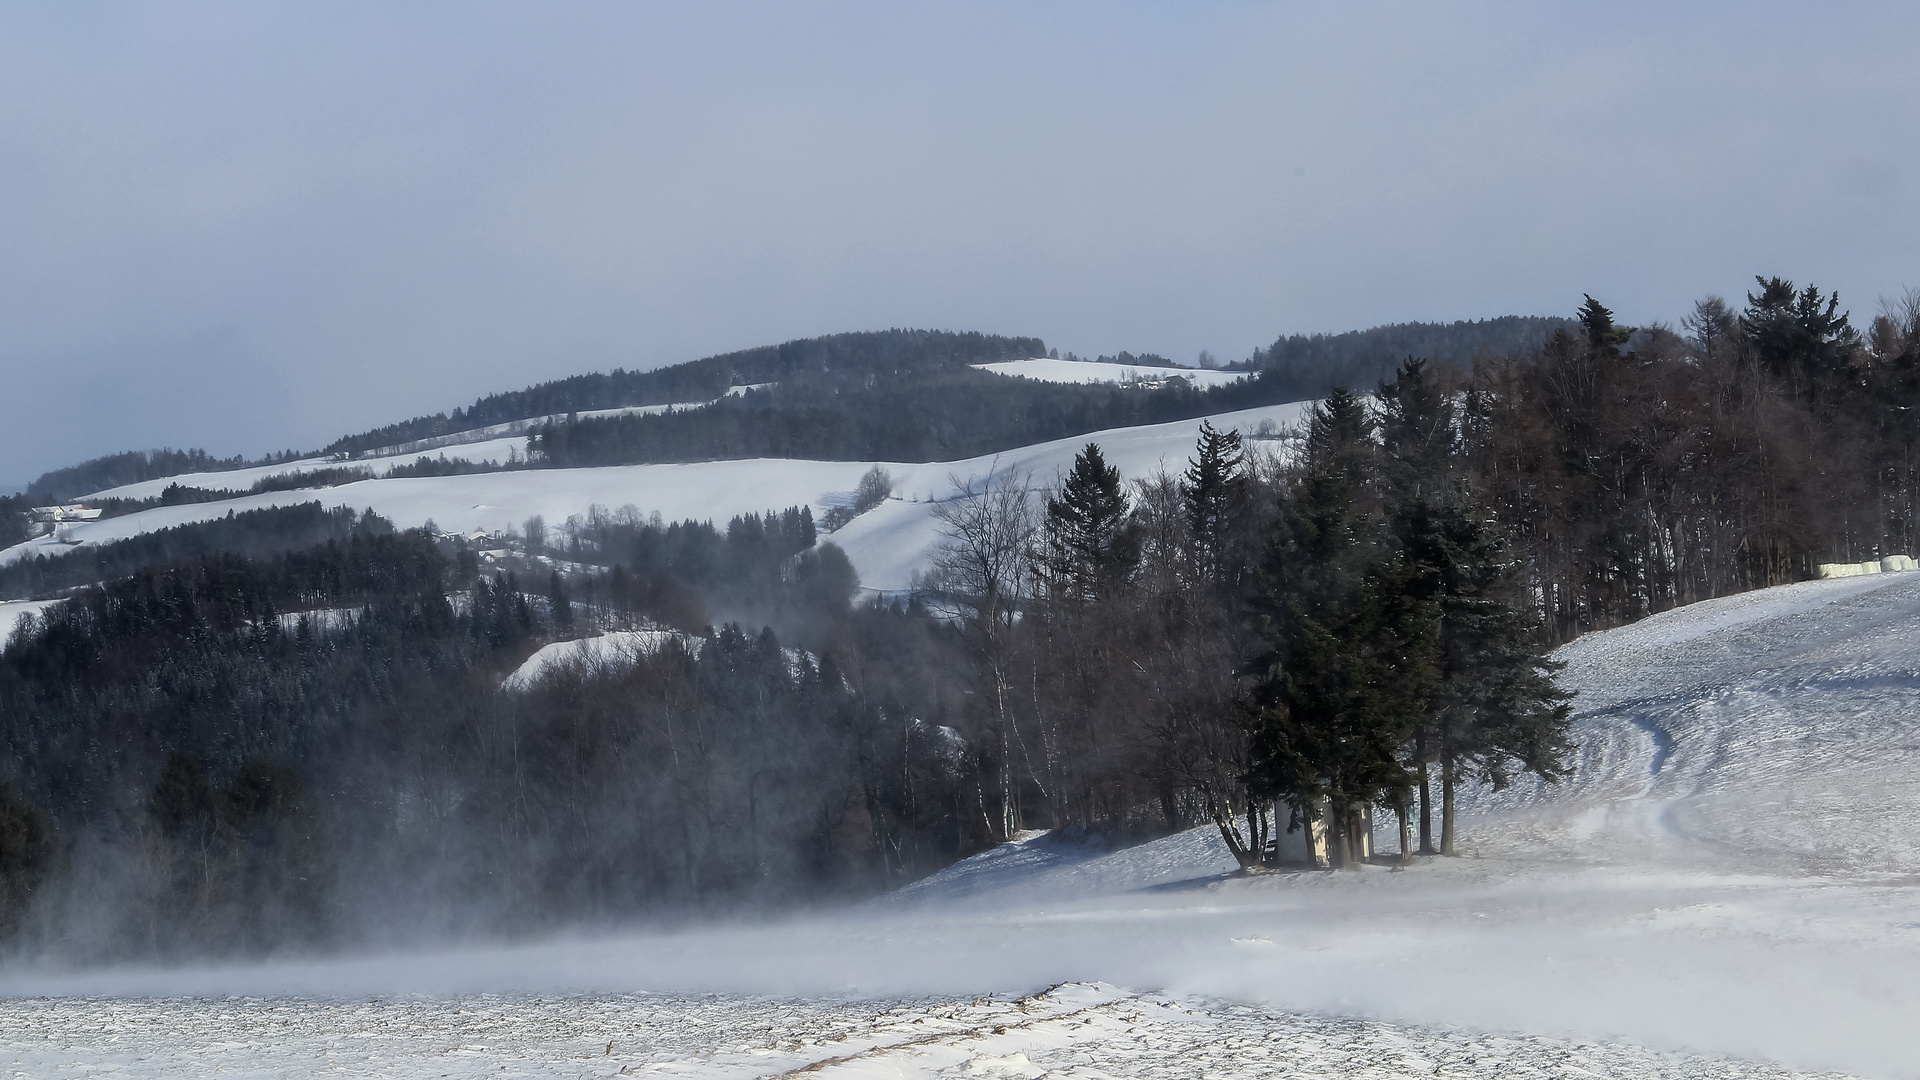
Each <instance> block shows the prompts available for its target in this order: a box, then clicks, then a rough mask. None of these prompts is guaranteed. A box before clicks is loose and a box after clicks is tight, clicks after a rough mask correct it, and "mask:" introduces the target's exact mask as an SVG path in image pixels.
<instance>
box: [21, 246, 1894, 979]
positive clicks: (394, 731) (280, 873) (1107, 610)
mask: <svg viewBox="0 0 1920 1080" xmlns="http://www.w3.org/2000/svg"><path fill="white" fill-rule="evenodd" d="M871 382H872V384H873V385H883V384H884V383H885V379H884V378H880V377H879V376H875V378H874V379H873V380H871ZM862 385H865V381H862ZM1254 386H1256V387H1257V386H1258V384H1257V383H1256V384H1254ZM1257 392H1262V393H1264V392H1265V391H1257ZM851 396H852V397H854V398H855V399H857V400H881V399H880V398H874V399H861V398H860V397H859V392H858V390H857V388H855V392H854V393H853V394H852V395H851ZM899 400H900V401H901V402H906V401H908V400H909V399H908V398H906V397H902V398H901V399H899ZM1033 400H1036V401H1038V400H1041V398H1039V397H1036V398H1034V399H1033ZM1083 400H1089V399H1083ZM1134 400H1135V401H1136V402H1139V401H1151V400H1152V399H1151V398H1150V396H1145V395H1143V396H1140V397H1136V398H1135V399H1134ZM1168 400H1172V399H1168ZM759 407H760V406H759V405H758V404H756V395H753V394H749V395H747V396H746V397H745V398H744V399H742V406H741V408H743V409H745V410H746V413H745V415H757V414H755V413H754V410H756V409H758V408H759ZM901 407H903V408H905V407H906V405H904V404H903V405H902V406H901ZM912 407H913V408H916V409H922V410H924V409H926V405H925V404H924V403H921V404H916V405H913V406H912ZM1125 407H1126V408H1130V409H1131V408H1143V407H1147V406H1141V405H1134V404H1129V405H1127V406H1125ZM1152 407H1158V406H1152ZM1183 407H1184V406H1183ZM1917 407H1920V297H1915V296H1909V297H1908V298H1907V299H1905V300H1903V301H1901V302H1899V303H1896V304H1893V305H1890V306H1889V308H1888V310H1886V311H1884V312H1882V313H1881V314H1880V315H1879V316H1878V317H1876V318H1875V319H1873V320H1872V323H1871V325H1870V326H1869V327H1868V328H1867V329H1866V330H1865V331H1864V332H1862V331H1859V330H1856V329H1855V328H1854V326H1853V325H1852V321H1851V316H1850V315H1849V313H1848V312H1846V311H1845V309H1844V308H1842V307H1841V305H1840V304H1839V303H1838V300H1837V298H1835V297H1833V296H1832V295H1831V294H1827V293H1823V292H1822V291H1821V290H1819V289H1817V288H1813V287H1810V286H1809V287H1800V286H1796V285H1793V284H1791V283H1788V282H1785V281H1782V280H1779V279H1773V278H1769V279H1762V280H1758V281H1756V289H1755V291H1754V292H1753V293H1752V294H1750V295H1748V296H1747V297H1745V298H1744V303H1743V304H1741V305H1739V306H1736V305H1733V304H1729V303H1727V302H1726V301H1723V300H1720V299H1717V298H1708V299H1706V300H1703V301H1701V302H1700V303H1699V304H1698V305H1697V306H1696V307H1695V309H1694V311H1693V313H1692V315H1691V316H1690V317H1689V318H1688V319H1687V320H1686V322H1685V323H1684V325H1683V326H1681V327H1680V328H1677V329H1676V328H1668V327H1663V326H1653V327H1642V328H1628V327H1623V326H1620V325H1618V324H1617V323H1616V322H1615V321H1614V319H1613V316H1612V314H1611V312H1609V311H1608V310H1607V308H1606V307H1605V306H1604V305H1603V304H1602V303H1600V302H1599V301H1598V300H1594V299H1592V298H1588V300H1587V301H1586V303H1585V304H1584V305H1583V306H1582V307H1581V309H1580V310H1579V311H1578V313H1577V316H1576V318H1575V319H1574V320H1572V321H1571V322H1569V323H1567V324H1566V325H1562V326H1557V327H1554V328H1551V329H1550V330H1549V332H1548V333H1547V334H1546V335H1545V336H1544V337H1543V338H1542V339H1541V340H1540V341H1538V342H1537V343H1536V344H1534V345H1531V346H1528V347H1525V348H1520V349H1515V350H1512V351H1508V352H1504V353H1489V354H1483V355H1481V356H1479V357H1478V358H1477V359H1475V360H1473V361H1472V362H1470V363H1439V362H1428V361H1426V360H1424V359H1421V358H1417V357H1401V358H1400V360H1399V361H1398V362H1397V363H1396V364H1395V365H1394V366H1393V367H1392V368H1391V369H1389V370H1388V371H1387V372H1386V373H1385V374H1384V375H1381V376H1379V377H1377V378H1375V379H1373V380H1372V382H1371V383H1370V384H1367V385H1361V386H1355V387H1353V388H1350V389H1348V388H1336V389H1334V390H1333V391H1331V392H1328V393H1325V394H1324V396H1323V397H1322V399H1321V400H1320V401H1318V402H1317V404H1316V405H1315V407H1314V409H1313V410H1312V412H1311V415H1310V418H1309V420H1308V422H1307V424H1306V425H1305V427H1304V428H1303V429H1302V430H1300V431H1297V432H1290V433H1285V436H1286V437H1284V438H1280V439H1273V440H1267V439H1262V440H1260V441H1259V442H1257V443H1252V444H1248V443H1245V442H1243V440H1242V437H1241V433H1240V432H1238V431H1234V430H1230V429H1226V428H1215V427H1214V426H1212V424H1203V425H1202V427H1201V432H1200V437H1199V439H1198V441H1197V443H1196V445H1195V446H1194V448H1193V451H1192V453H1191V455H1190V457H1189V458H1188V459H1187V460H1186V461H1185V462H1184V463H1169V465H1168V466H1167V468H1166V469H1165V470H1164V471H1162V472H1160V473H1157V474H1155V475H1151V476H1147V477H1144V478H1139V479H1136V480H1134V481H1132V482H1127V481H1125V480H1123V478H1122V477H1121V476H1120V474H1119V473H1118V472H1117V471H1116V470H1115V469H1114V468H1113V467H1112V466H1111V465H1110V463H1109V462H1108V461H1107V460H1106V455H1105V454H1104V452H1103V451H1102V449H1101V447H1100V446H1099V445H1098V442H1097V440H1095V441H1092V442H1088V443H1087V444H1085V445H1084V446H1083V447H1082V449H1081V452H1080V453H1079V455H1078V456H1077V458H1076V460H1075V461H1074V463H1073V465H1072V467H1071V468H1070V469H1069V470H1068V471H1067V472H1065V473H1063V474H1062V475H1059V476H1050V477H1034V476H1025V475H1017V474H1012V473H1006V472H996V473H995V474H994V475H991V476H987V477H956V478H955V479H956V486H957V487H958V488H959V493H958V495H957V496H956V497H954V498H952V499H950V500H948V501H945V502H942V503H940V504H937V505H936V507H935V508H934V512H935V514H936V516H937V518H938V520H939V522H940V524H941V526H942V528H943V531H944V533H945V543H944V545H943V546H942V548H941V550H940V551H939V553H938V554H937V556H936V557H935V559H934V560H933V564H932V565H931V566H930V567H929V568H928V571H927V573H926V574H925V576H924V578H923V579H922V580H921V582H920V583H919V588H918V589H917V590H916V592H915V594H914V595H913V596H912V597H910V598H909V597H894V598H885V599H874V600H869V601H865V602H860V601H858V600H857V597H858V588H857V587H858V580H857V577H856V575H855V573H854V570H853V567H852V566H851V565H850V564H849V563H848V561H847V559H846V556H845V555H844V554H843V553H841V552H840V551H839V550H838V549H837V548H836V547H834V546H833V545H832V544H831V543H829V542H823V531H822V529H821V528H819V527H818V526H817V525H816V523H815V522H814V520H813V517H812V513H811V510H810V509H808V508H806V507H804V506H800V505H795V506H793V507H790V508H786V509H772V510H769V511H767V512H765V513H756V514H743V515H740V516H738V517H736V518H734V519H732V520H730V521H728V522H727V523H726V524H725V525H724V526H718V525H716V524H714V523H709V522H689V521H682V522H665V521H662V520H660V519H659V518H658V517H657V516H655V515H650V514H647V513H645V512H643V511H641V510H638V509H636V508H633V507H623V508H620V509H617V510H609V509H607V508H604V507H590V508H585V509H583V510H582V512H581V513H580V514H578V515H575V516H572V517H570V518H568V519H567V520H565V521H540V522H537V523H528V524H527V525H526V526H525V527H524V541H523V542H522V543H521V545H520V549H519V550H518V551H511V552H508V551H501V550H496V549H494V548H491V547H490V548H489V550H487V551H484V552H482V551H480V550H477V549H476V548H475V547H473V546H471V545H468V544H467V543H466V542H465V541H463V540H460V539H458V538H452V537H447V536H439V535H435V534H432V533H431V532H429V531H427V530H411V531H397V530H395V529H394V528H393V527H392V526H391V525H389V524H388V523H386V522H384V521H382V520H381V519H379V518H377V517H374V516H372V515H355V514H352V513H350V512H345V511H336V512H324V511H322V510H321V508H320V507H319V506H318V505H317V504H315V505H312V506H309V507H294V508H284V509H281V510H275V511H262V512H259V513H260V514H261V516H260V517H258V518H253V517H251V516H249V515H235V516H234V517H232V518H229V519H224V520H222V521H218V522H209V523H205V524H204V525H200V526H188V527H183V528H182V529H180V530H172V531H169V532H166V533H157V534H153V535H152V536H150V537H142V538H138V539H137V540H133V541H127V542H124V544H123V545H103V546H101V547H100V548H97V549H84V552H83V554H84V556H85V560H87V561H81V560H82V556H81V555H70V556H67V557H65V558H63V559H55V560H47V561H45V562H27V563H20V564H16V565H15V566H13V567H9V568H6V569H4V570H0V583H3V584H5V586H6V588H7V590H8V591H9V592H13V591H18V590H34V589H38V590H40V591H43V592H51V591H53V590H56V589H61V588H71V587H73V586H83V587H81V588H79V589H78V590H77V591H75V592H72V593H71V594H70V595H69V597H68V599H67V600H66V602H65V603H63V604H60V605H57V606H54V607H51V608H48V609H46V610H45V611H44V612H43V613H42V614H40V615H37V616H33V617H29V618H28V619H26V620H24V621H23V622H22V623H21V628H20V629H19V631H18V632H17V633H16V634H15V635H14V637H13V639H12V640H11V641H10V642H7V643H4V647H3V651H0V747H3V751H0V752H3V753H4V757H3V758H0V943H3V944H0V948H5V949H11V950H14V951H17V952H33V951H43V952H46V953H50V954H54V955H59V956H63V957H70V958H77V959H83V960H85V959H103V958H109V957H116V958H117V957H127V956H138V957H147V958H165V957H175V956H185V955H199V954H209V953H211V954H231V953H245V954H259V953H272V952H276V951H287V950H311V949H319V948H326V947H331V946H334V945H338V944H342V943H350V942H365V941H379V940H383V939H397V938H407V939H415V938H421V937H427V938H431V937H436V936H440V937H444V936H461V935H469V934H502V933H505V934H515V933H533V932H540V931H543V930H548V929H552V928H556V927H562V926H579V925H599V924H604V923H610V922H615V921H621V920H630V919H635V918H675V917H693V916H695V915H696V914H697V915H702V916H704V915H711V914H713V913H716V912H725V911H728V910H738V909H741V908H744V907H745V906H747V905H760V904H783V903H794V902H809V901H818V900H823V899H841V898H848V897H856V896H862V895H869V894H872V893H874V892H878V891H881V890H884V889H887V888H891V887H895V886H897V885H900V884H902V883H904V882H907V881H910V880H913V879H914V878H916V877H919V876H921V875H924V874H926V873H929V872H931V871H933V870H936V869H938V868H939V867H941V866H943V865H946V864H947V863H949V862H951V861H953V860H955V859H957V858H961V857H964V856H965V855H968V854H970V853H973V852H976V851H979V850H981V849H983V848H985V847H987V846H989V845H992V844H994V843H997V842H1001V841H1004V840H1007V839H1009V838H1012V837H1015V836H1017V835H1019V834H1020V833H1021V831H1022V830H1026V829H1036V828H1049V829H1052V828H1064V829H1071V830H1074V831H1075V832H1076V833H1078V834H1081V835H1085V836H1088V837H1101V838H1105V839H1107V840H1109V841H1120V840H1124V839H1128V838H1136V837H1144V836H1150V835H1156V834H1160V833H1164V832H1166V831H1169V830H1173V829H1179V828H1184V827H1188V826H1192V825H1196V824H1210V825H1211V826H1212V827H1213V828H1215V829H1217V830H1218V831H1219V832H1220V834H1221V835H1222V837H1223V839H1224V840H1225V842H1226V844H1227V846H1228V847H1229V849H1230V850H1232V852H1233V853H1234V855H1235V856H1236V857H1237V858H1238V859H1239V860H1240V862H1241V863H1242V865H1244V866H1246V867H1248V868H1261V867H1265V866H1268V865H1270V864H1271V863H1273V862H1274V861H1275V860H1276V859H1278V858H1279V857H1280V849H1281V848H1282V847H1283V846H1284V843H1285V842H1287V841H1288V840H1289V838H1298V837H1299V836H1301V835H1302V833H1303V832H1304V834H1305V835H1309V836H1323V837H1324V858H1325V859H1326V861H1327V862H1328V863H1330V864H1331V865H1333V866H1336V867H1339V866H1349V865H1354V864H1357V863H1359V862H1360V861H1362V860H1363V859H1365V858H1367V857H1368V856H1367V853H1366V848H1367V844H1368V838H1369V836H1371V834H1372V832H1371V822H1372V821H1373V820H1375V815H1376V814H1378V815H1381V816H1384V817H1385V818H1386V819H1388V820H1391V821H1393V822H1395V823H1396V824H1397V826H1398V830H1399V834H1400V845H1399V851H1400V852H1402V853H1413V852H1423V853H1434V854H1452V853H1454V852H1456V851H1458V850H1460V849H1461V848H1462V847H1463V846H1464V845H1467V844H1470V843H1471V837H1470V836H1463V835H1461V831H1460V829H1459V825H1458V822H1456V820H1455V813H1454V808H1455V805H1456V803H1457V798H1458V794H1459V792H1460V791H1461V790H1462V789H1463V788H1464V787H1466V786H1469V785H1481V784H1489V785H1494V786H1499V785H1504V784H1507V783H1510V782H1513V781H1514V780H1515V779H1516V778H1518V777H1521V776H1523V775H1535V776H1539V777H1542V778H1545V779H1547V780H1553V779H1557V778H1560V777H1562V776H1564V775H1566V772H1567V769H1568V767H1569V765H1568V763H1569V761H1570V758H1571V751H1572V749H1573V748H1572V745H1571V742H1570V734H1569V731H1568V728H1567V716H1568V708H1567V704H1568V703H1567V701H1566V699H1565V697H1564V695H1562V694H1561V693H1560V692H1559V691H1558V690H1557V688H1556V687H1555V686H1554V683H1553V673H1554V665H1553V664H1552V663H1551V662H1550V661H1549V660H1548V659H1547V658H1546V650H1547V649H1549V648H1551V647H1552V646H1553V645H1555V644H1557V643H1559V642H1562V641H1565V640H1567V639H1569V638H1571V637H1572V636H1574V635H1577V634H1579V633H1583V632H1585V631H1588V630H1592V629H1600V628H1605V627H1608V626H1614V625H1619V624H1621V623H1624V622H1627V621H1630V620H1633V619H1638V618H1641V617H1644V616H1646V615H1648V614H1652V613H1654V612H1658V611H1661V610H1665V609H1667V608H1671V607H1674V606H1676V605H1678V604H1682V603H1687V602H1691V601H1694V600H1698V599H1705V598H1707V597H1711V596H1718V595H1725V594H1728V593H1732V592H1737V591H1740V590H1744V589H1750V588H1757V587H1761V586H1765V585H1769V584H1775V583H1779V582H1785V581H1794V580H1801V579H1805V578H1808V577H1811V576H1814V574H1815V573H1816V572H1817V567H1818V565H1819V564H1820V563H1822V562H1832V561H1858V560H1861V559H1866V558H1873V557H1879V556H1882V555H1887V554H1895V553H1902V554H1904V553H1911V552H1912V551H1913V548H1914V540H1915V537H1914V532H1915V529H1916V513H1917V512H1920V505H1917V504H1920V488H1917V486H1916V485H1917V484H1920V475H1916V469H1917V468H1920V461H1917V460H1916V456H1915V446H1914V442H1915V439H1916V437H1920V432H1916V430H1915V428H1914V426H1913V422H1912V417H1913V416H1914V415H1916V412H1915V410H1916V408H1917ZM862 408H864V406H862ZM768 411H778V410H768ZM787 411H788V412H790V413H793V414H794V415H803V411H801V410H792V409H789V410H787ZM847 415H849V416H851V415H853V414H852V413H849V414H847ZM1026 422H1028V421H1025V420H1022V421H1019V423H1026ZM566 426H571V425H566ZM848 430H852V429H848ZM1007 430H1013V429H1012V428H1011V427H1009V428H1007ZM783 437H784V436H783ZM808 437H814V436H808ZM821 437H823V438H824V437H825V436H821ZM835 437H838V436H835ZM890 489H891V482H890V480H889V478H887V477H886V476H885V475H884V470H880V471H878V472H875V473H873V474H870V476H869V477H868V479H867V480H865V481H863V483H862V485H861V492H860V495H859V497H858V501H857V503H856V506H855V507H851V508H849V511H852V510H854V509H865V508H870V507H871V506H875V505H879V504H880V502H882V501H884V500H885V499H886V498H888V495H889V492H890ZM796 494H798V493H796ZM825 524H833V523H831V522H829V523H825ZM489 560H492V561H489ZM88 583H92V584H88ZM596 635H606V636H602V637H595V636H596ZM590 637H591V638H594V639H595V640H597V641H599V642H601V643H602V646H603V648H602V651H600V652H597V653H596V652H590V651H581V652H574V653H566V652H565V651H564V650H565V648H566V646H559V648H560V649H561V650H562V651H561V652H558V653H552V654H546V653H543V654H541V655H542V656H546V657H548V658H549V659H550V660H551V662H546V661H543V662H542V665H540V666H538V669H537V671H535V670H534V669H533V668H531V667H530V668H528V670H529V671H532V672H533V673H532V674H530V675H527V676H525V677H522V678H517V679H515V680H512V681H508V680H507V676H508V675H509V673H513V672H516V671H518V670H520V669H521V668H522V665H523V664H526V663H527V662H528V660H529V658H530V657H533V656H535V654H536V653H537V652H538V651H539V650H541V649H542V648H544V647H547V646H549V645H553V644H555V643H560V642H569V641H578V640H579V639H583V638H590ZM554 656H558V657H560V658H559V659H552V657H554ZM569 656H570V657H571V659H568V658H567V657H569ZM1398 855H1399V853H1395V857H1398ZM1373 857H1374V858H1376V859H1377V858H1380V857H1382V855H1381V854H1380V853H1375V854H1374V855H1373Z"/></svg>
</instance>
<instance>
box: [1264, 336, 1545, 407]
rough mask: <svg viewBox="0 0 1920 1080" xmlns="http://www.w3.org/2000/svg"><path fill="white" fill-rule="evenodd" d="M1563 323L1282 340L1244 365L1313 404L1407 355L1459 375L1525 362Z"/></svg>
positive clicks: (1383, 373)
mask: <svg viewBox="0 0 1920 1080" xmlns="http://www.w3.org/2000/svg"><path fill="white" fill-rule="evenodd" d="M1573 325H1574V324H1573V321H1572V320H1570V319H1562V318H1550V317H1542V316H1532V315H1506V316H1502V317H1500V318H1497V319H1480V320H1477V321H1474V322H1464V321H1463V322H1453V323H1417V322H1416V323H1391V324H1388V325H1386V326H1376V327H1373V328H1372V329H1370V330H1349V331H1347V332H1346V333H1344V334H1289V335H1286V336H1284V337H1282V338H1280V339H1278V340H1276V341H1275V342H1274V343H1273V344H1272V345H1269V346H1268V347H1266V348H1264V349H1258V350H1255V351H1254V354H1253V360H1252V362H1251V366H1252V367H1253V368H1254V369H1255V370H1260V371H1266V372H1269V378H1271V379H1273V380H1274V383H1275V389H1276V390H1277V391H1278V392H1280V393H1282V394H1285V395H1290V397H1289V398H1285V399H1283V400H1295V401H1297V400H1302V399H1305V398H1317V397H1320V396H1322V395H1324V394H1325V393H1326V392H1327V391H1328V390H1330V389H1332V388H1333V387H1336V386H1346V387H1368V386H1372V385H1373V384H1374V383H1376V382H1379V381H1380V380H1382V379H1387V378H1391V377H1392V375H1393V369H1394V368H1395V367H1396V366H1398V365H1399V363H1400V361H1402V360H1404V359H1406V358H1407V357H1409V356H1418V357H1423V358H1425V359H1426V360H1427V361H1429V362H1430V363H1433V364H1435V365H1437V366H1439V367H1445V368H1460V369H1465V368H1466V367H1468V366H1470V365H1471V364H1472V363H1473V362H1474V361H1475V360H1477V359H1480V358H1481V357H1485V356H1524V355H1526V354H1528V353H1531V352H1533V351H1534V350H1536V349H1538V348H1539V347H1540V346H1541V345H1543V344H1545V343H1546V340H1547V338H1548V336H1549V335H1551V334H1552V333H1553V332H1554V331H1555V330H1562V329H1570V328H1572V326H1573Z"/></svg>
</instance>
